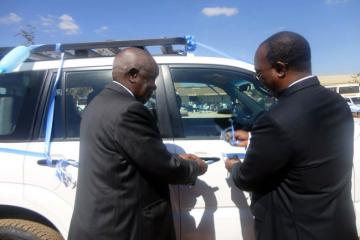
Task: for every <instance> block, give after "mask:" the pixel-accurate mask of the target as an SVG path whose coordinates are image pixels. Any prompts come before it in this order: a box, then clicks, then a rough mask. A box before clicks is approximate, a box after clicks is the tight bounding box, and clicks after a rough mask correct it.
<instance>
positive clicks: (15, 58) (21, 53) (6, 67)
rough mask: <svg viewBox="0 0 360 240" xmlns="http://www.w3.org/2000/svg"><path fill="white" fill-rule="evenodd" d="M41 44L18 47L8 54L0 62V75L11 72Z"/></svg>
mask: <svg viewBox="0 0 360 240" xmlns="http://www.w3.org/2000/svg"><path fill="white" fill-rule="evenodd" d="M42 45H43V44H38V45H31V46H28V47H26V46H18V47H16V48H13V49H12V50H11V51H10V52H8V53H7V54H6V55H5V56H4V57H3V58H2V59H1V61H0V74H1V73H9V72H12V71H13V70H14V69H15V68H16V67H18V66H19V65H20V64H21V63H23V62H24V61H25V60H26V59H27V58H28V57H29V56H30V54H31V51H32V50H34V49H35V48H37V47H40V46H42Z"/></svg>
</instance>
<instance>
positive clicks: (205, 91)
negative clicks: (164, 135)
mask: <svg viewBox="0 0 360 240" xmlns="http://www.w3.org/2000/svg"><path fill="white" fill-rule="evenodd" d="M163 70H164V72H166V73H167V74H164V76H165V75H166V76H167V78H166V80H167V81H165V82H166V84H167V94H168V96H171V95H173V96H174V97H173V99H175V101H174V100H173V99H169V102H173V107H172V109H174V111H173V113H172V114H173V118H174V119H177V120H175V121H173V123H174V125H173V126H174V132H175V138H174V146H175V148H176V152H177V153H182V152H186V153H193V154H196V155H198V156H200V157H202V158H204V159H207V160H209V161H208V162H209V163H208V164H209V165H208V171H207V173H206V174H204V175H203V176H200V177H199V178H198V180H197V182H196V184H195V185H194V186H180V187H179V203H178V205H179V209H180V210H179V211H180V217H179V218H180V222H181V236H180V238H181V239H182V240H183V239H200V240H201V239H246V240H249V239H255V238H254V232H253V217H252V214H251V212H250V209H249V201H248V200H249V194H248V193H246V192H243V191H240V190H239V189H237V188H236V187H235V186H234V183H233V181H232V180H231V179H230V178H229V174H228V172H227V170H226V169H225V166H224V159H225V158H226V156H227V155H232V156H237V157H239V158H242V157H243V156H244V154H245V151H246V150H245V148H240V147H234V146H231V145H230V144H229V143H228V142H226V141H224V139H222V137H221V136H222V133H224V131H231V129H232V127H233V128H234V129H245V130H249V129H250V128H251V126H252V124H253V122H254V121H255V120H256V119H257V118H258V117H259V116H260V115H261V114H262V113H263V111H264V110H265V109H267V108H268V107H269V106H270V105H271V104H272V101H273V100H272V98H270V97H268V96H267V95H266V91H265V90H264V89H263V88H261V86H260V85H259V84H258V83H257V82H256V80H255V79H254V77H253V75H252V73H251V72H248V71H244V70H241V69H236V68H229V67H223V66H206V65H191V66H190V65H171V66H169V67H168V68H165V67H164V69H163Z"/></svg>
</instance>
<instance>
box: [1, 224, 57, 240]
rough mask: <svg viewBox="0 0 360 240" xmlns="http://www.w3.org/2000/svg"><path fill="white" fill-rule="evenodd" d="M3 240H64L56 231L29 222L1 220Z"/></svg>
mask: <svg viewBox="0 0 360 240" xmlns="http://www.w3.org/2000/svg"><path fill="white" fill-rule="evenodd" d="M0 239H1V240H63V238H62V236H61V235H60V233H59V232H57V231H55V230H54V229H52V228H50V227H48V226H45V225H42V224H39V223H36V222H32V221H28V220H20V219H0Z"/></svg>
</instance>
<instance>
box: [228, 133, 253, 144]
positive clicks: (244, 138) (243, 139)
mask: <svg viewBox="0 0 360 240" xmlns="http://www.w3.org/2000/svg"><path fill="white" fill-rule="evenodd" d="M234 137H235V139H236V140H239V141H240V143H239V144H238V145H236V146H238V147H246V146H247V145H248V142H249V132H246V131H244V130H236V131H235V132H234ZM230 139H231V132H227V133H226V141H227V142H230Z"/></svg>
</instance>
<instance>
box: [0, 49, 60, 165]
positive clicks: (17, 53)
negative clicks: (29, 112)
mask: <svg viewBox="0 0 360 240" xmlns="http://www.w3.org/2000/svg"><path fill="white" fill-rule="evenodd" d="M39 46H42V45H32V46H29V47H25V46H19V47H16V48H15V49H13V50H12V51H11V52H9V53H8V54H7V55H6V56H5V57H4V58H3V59H2V60H1V63H2V65H1V67H2V68H0V71H1V72H3V73H7V72H11V71H12V70H13V69H14V68H16V67H17V66H19V65H20V64H21V63H22V62H24V61H25V60H26V58H27V57H29V56H30V52H31V50H33V49H35V48H37V47H39ZM55 51H57V52H61V58H60V65H59V68H58V71H57V75H56V79H55V83H54V85H53V88H52V89H51V95H50V103H49V108H48V111H47V120H46V130H45V141H44V143H45V148H44V152H42V153H41V152H34V151H27V150H18V149H11V148H0V151H1V152H5V153H12V154H19V155H26V156H34V157H45V158H46V162H47V165H48V166H52V160H51V156H50V146H51V132H52V124H53V118H54V105H55V96H56V87H57V84H58V82H59V79H60V75H61V72H62V68H63V63H64V52H63V51H62V50H61V44H60V43H58V44H56V46H55ZM4 59H5V60H6V61H3V60H4ZM1 72H0V73H1Z"/></svg>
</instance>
